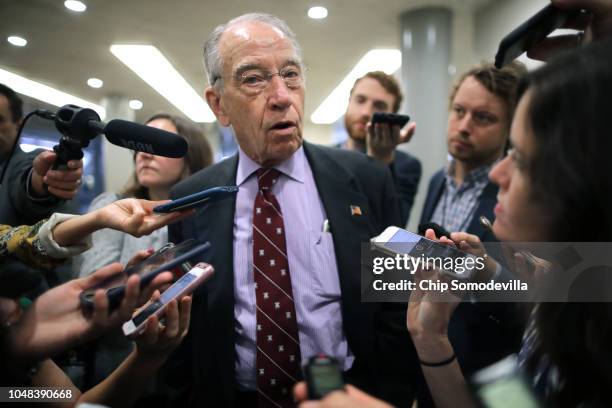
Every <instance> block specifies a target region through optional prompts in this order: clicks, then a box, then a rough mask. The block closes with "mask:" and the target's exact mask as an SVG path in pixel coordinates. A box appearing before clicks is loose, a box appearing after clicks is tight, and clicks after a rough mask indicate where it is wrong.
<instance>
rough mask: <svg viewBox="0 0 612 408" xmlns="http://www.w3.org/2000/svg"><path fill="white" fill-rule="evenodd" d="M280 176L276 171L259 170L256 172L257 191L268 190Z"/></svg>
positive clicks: (268, 169)
mask: <svg viewBox="0 0 612 408" xmlns="http://www.w3.org/2000/svg"><path fill="white" fill-rule="evenodd" d="M279 176H280V172H279V171H278V170H276V169H271V168H264V167H262V168H260V169H259V170H257V184H258V185H259V189H260V190H262V191H265V190H269V189H270V188H271V187H272V185H273V184H274V183H276V180H278V177H279Z"/></svg>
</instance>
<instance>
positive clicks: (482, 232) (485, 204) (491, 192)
mask: <svg viewBox="0 0 612 408" xmlns="http://www.w3.org/2000/svg"><path fill="white" fill-rule="evenodd" d="M498 190H499V188H498V187H497V186H496V185H495V184H493V183H491V182H489V183H488V184H487V185H486V186H485V188H484V190H482V193H481V194H480V198H479V199H478V207H476V211H474V216H473V217H472V221H471V222H470V225H469V226H468V228H467V232H469V233H470V234H474V235H476V236H478V237H480V239H481V240H482V241H483V242H486V241H488V242H491V241H497V240H496V239H495V237H494V236H493V234H492V233H491V231H489V230H487V229H485V228H484V227H483V225H482V224H481V223H480V217H481V216H485V217H487V218H488V219H489V221H491V222H493V221H494V220H495V214H494V213H493V208H495V204H497V191H498Z"/></svg>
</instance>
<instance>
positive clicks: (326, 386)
mask: <svg viewBox="0 0 612 408" xmlns="http://www.w3.org/2000/svg"><path fill="white" fill-rule="evenodd" d="M303 371H304V379H305V380H306V387H307V390H308V399H310V400H319V399H321V398H323V397H325V395H327V394H329V393H330V392H332V391H337V390H343V389H344V378H343V374H342V370H341V369H340V364H339V363H338V361H337V360H336V359H335V358H333V357H329V356H326V355H325V354H319V355H317V356H314V357H311V358H309V359H308V362H307V363H306V364H305V365H304V368H303Z"/></svg>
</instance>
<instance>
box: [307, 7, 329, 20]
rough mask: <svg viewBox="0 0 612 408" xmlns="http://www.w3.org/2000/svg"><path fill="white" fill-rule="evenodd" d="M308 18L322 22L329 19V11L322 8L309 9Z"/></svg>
mask: <svg viewBox="0 0 612 408" xmlns="http://www.w3.org/2000/svg"><path fill="white" fill-rule="evenodd" d="M308 17H310V18H313V19H315V20H321V19H323V18H325V17H327V9H326V8H325V7H321V6H315V7H311V8H309V9H308Z"/></svg>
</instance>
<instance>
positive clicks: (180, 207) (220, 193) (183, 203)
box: [153, 186, 238, 213]
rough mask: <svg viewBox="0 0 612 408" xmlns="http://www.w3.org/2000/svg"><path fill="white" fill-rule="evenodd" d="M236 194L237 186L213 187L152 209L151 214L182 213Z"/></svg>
mask: <svg viewBox="0 0 612 408" xmlns="http://www.w3.org/2000/svg"><path fill="white" fill-rule="evenodd" d="M237 192H238V187H237V186H223V187H213V188H209V189H208V190H204V191H200V192H199V193H195V194H191V195H188V196H186V197H182V198H178V199H176V200H174V201H172V202H170V203H167V204H163V205H159V206H157V207H155V208H153V212H156V213H169V212H172V211H184V210H188V209H190V208H196V207H200V206H203V205H205V204H209V203H212V202H214V201H217V200H221V199H223V198H226V197H229V196H230V195H232V194H236V193H237Z"/></svg>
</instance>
